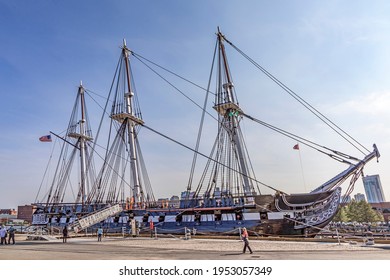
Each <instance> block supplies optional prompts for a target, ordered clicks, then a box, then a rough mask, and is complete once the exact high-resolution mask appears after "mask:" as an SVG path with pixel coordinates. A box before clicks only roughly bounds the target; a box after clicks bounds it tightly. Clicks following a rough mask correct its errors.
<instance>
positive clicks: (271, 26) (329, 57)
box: [0, 0, 390, 208]
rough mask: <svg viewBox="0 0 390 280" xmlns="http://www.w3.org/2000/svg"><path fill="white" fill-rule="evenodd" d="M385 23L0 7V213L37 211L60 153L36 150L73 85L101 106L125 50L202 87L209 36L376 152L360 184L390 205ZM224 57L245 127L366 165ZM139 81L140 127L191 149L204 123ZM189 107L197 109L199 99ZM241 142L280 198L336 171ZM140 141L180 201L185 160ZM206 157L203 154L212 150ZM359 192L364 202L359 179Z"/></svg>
mask: <svg viewBox="0 0 390 280" xmlns="http://www.w3.org/2000/svg"><path fill="white" fill-rule="evenodd" d="M389 14H390V3H389V2H388V1H332V0H331V1H262V0H258V1H231V0H230V1H229V0H227V1H226V0H224V1H222V0H221V1H218V0H217V1H206V0H198V1H179V0H177V1H173V0H172V1H170V0H166V1H157V0H155V1H153V0H150V1H133V0H128V1H40V0H36V1H27V0H26V1H24V0H19V1H11V0H9V1H4V0H0V38H1V44H0V92H1V97H2V101H1V103H0V127H1V131H2V133H1V134H0V188H1V195H0V208H14V207H17V205H23V204H29V203H31V202H34V200H35V197H36V194H37V192H38V188H39V186H40V184H41V181H42V177H43V173H44V171H45V168H46V164H47V161H48V158H49V156H50V154H51V150H52V148H53V147H52V145H54V143H52V144H50V143H41V142H39V141H38V138H39V137H40V136H42V135H44V134H47V133H48V131H50V130H51V131H57V132H61V131H63V130H64V129H65V128H66V125H67V123H68V120H69V116H70V112H71V107H72V105H73V102H74V98H75V94H76V91H77V86H78V85H79V83H80V80H82V81H83V84H84V85H85V87H86V88H87V89H90V90H92V91H94V92H96V93H98V94H100V95H107V93H108V90H109V86H110V84H111V80H112V77H113V74H114V70H115V66H116V63H117V60H118V57H119V53H120V48H119V47H120V46H121V44H122V40H123V38H126V40H127V45H128V47H129V48H130V49H132V50H134V51H135V52H136V53H139V54H141V55H143V56H145V57H147V58H148V59H150V60H152V61H154V62H156V63H158V64H161V65H163V66H166V67H167V68H169V69H171V70H173V71H175V72H177V73H179V74H181V75H183V76H185V77H187V78H189V79H190V80H193V81H194V82H196V83H198V84H200V85H203V86H206V85H207V81H208V76H209V71H210V65H211V58H212V53H213V48H214V43H215V32H216V29H217V26H220V27H221V29H222V32H223V33H224V34H225V35H226V36H227V38H229V39H230V40H231V41H232V42H233V43H235V45H237V46H238V47H239V48H240V49H242V50H244V51H245V52H246V53H247V54H248V55H249V56H251V57H252V58H253V59H254V60H256V61H257V62H259V63H260V64H261V65H262V66H263V67H265V68H266V69H267V70H269V71H270V72H271V73H273V74H274V75H275V76H277V77H278V78H279V79H280V80H281V81H283V82H284V83H285V84H287V85H288V86H289V87H290V88H292V89H293V90H294V91H295V92H297V93H298V94H300V95H301V96H302V97H303V98H305V99H306V100H307V101H309V102H310V103H311V104H312V105H314V106H315V107H317V108H318V109H320V110H321V112H322V113H324V114H325V115H326V116H328V117H329V118H330V119H332V120H333V121H334V122H336V123H337V124H338V125H340V126H341V127H342V128H344V129H345V130H347V131H348V132H349V133H350V134H351V135H353V136H354V137H355V138H356V139H357V140H359V141H360V142H361V143H362V144H364V145H365V146H367V147H369V148H371V145H372V144H373V143H376V144H377V145H378V147H379V150H380V152H381V154H382V157H381V158H380V160H379V163H376V162H375V161H373V162H371V163H370V164H369V165H368V166H367V168H366V170H365V174H367V175H371V174H380V176H381V180H382V184H383V187H384V190H385V196H386V197H387V199H390V189H389V188H388V187H387V186H388V185H389V184H390V175H389V166H390V160H389V159H388V155H389V152H390V145H389V142H388V139H390V137H389V136H390V127H389V126H388V124H389V121H390V113H389V112H390V111H389V110H388V107H389V105H390V79H389V78H388V75H389V73H390V51H389V50H390V17H389ZM228 55H229V61H230V67H231V70H232V75H233V79H234V82H235V86H236V91H237V93H238V97H239V100H240V105H241V107H242V108H243V109H244V110H245V111H246V112H247V113H248V114H250V115H253V116H255V117H257V118H259V119H262V120H264V121H267V122H270V123H272V124H274V125H276V126H279V127H281V128H284V129H287V130H290V131H292V132H297V133H298V134H301V135H303V136H305V137H308V138H310V139H313V140H314V141H316V142H319V143H321V144H323V145H326V146H330V147H333V148H336V149H339V150H341V151H346V152H347V153H352V154H353V155H357V156H361V154H359V153H356V151H354V150H352V149H351V148H350V147H349V146H347V145H346V144H345V143H344V142H343V141H342V140H340V139H337V138H336V137H335V136H334V134H332V132H330V131H329V130H326V129H325V128H324V126H323V125H320V124H318V122H317V121H316V119H315V118H313V117H312V116H310V115H309V114H307V113H305V112H304V111H303V109H302V108H301V107H299V106H298V105H297V104H293V102H292V99H291V98H290V97H289V96H287V95H286V94H284V93H283V92H281V91H280V90H278V89H277V88H276V87H275V86H274V85H273V84H272V83H270V82H269V81H267V80H266V79H265V78H264V77H263V76H261V75H260V74H259V73H258V72H254V69H253V67H252V66H251V65H250V64H248V63H245V62H242V61H241V60H242V59H241V58H240V57H239V56H238V55H237V54H234V53H233V51H232V50H231V49H230V50H229V49H228ZM137 67H139V68H137ZM133 68H134V71H135V78H136V84H137V89H138V94H139V95H140V102H141V107H142V110H143V117H144V120H145V121H146V123H147V124H148V125H149V126H151V127H153V128H159V129H160V130H161V131H162V132H163V133H166V134H168V135H170V136H172V137H173V138H176V139H178V140H179V141H182V142H183V143H185V144H188V145H192V146H193V145H194V144H195V138H196V132H197V125H198V123H199V118H200V112H199V111H197V110H196V109H194V108H193V107H191V104H189V103H188V102H187V101H186V100H185V99H183V98H182V97H181V96H179V95H178V94H177V93H175V92H174V91H172V89H168V87H166V86H161V85H158V84H157V81H156V83H155V82H154V81H155V79H154V78H152V76H147V75H150V73H149V74H147V73H146V72H147V71H145V69H142V65H136V63H134V65H133ZM138 69H139V70H138ZM137 71H138V72H137ZM183 87H184V86H183ZM183 89H184V90H187V88H183ZM188 94H189V95H190V96H191V97H193V98H194V99H196V100H197V101H198V102H200V103H202V100H203V96H202V95H201V94H199V91H196V90H194V89H191V88H188ZM161 112H162V113H161ZM210 112H212V110H210ZM90 113H91V112H90ZM92 113H95V112H94V111H93V110H92ZM95 115H97V113H95ZM90 118H92V116H91V114H90ZM208 129H209V130H208V132H207V134H206V135H210V137H211V135H212V133H213V128H212V127H210V128H208ZM243 129H244V132H245V134H246V137H247V144H248V146H249V147H250V148H252V149H250V151H251V154H252V161H253V162H254V164H255V171H256V174H257V177H258V178H259V179H260V180H261V181H263V182H266V183H267V184H269V185H272V186H275V187H277V188H279V189H282V190H285V191H286V192H304V191H308V190H310V189H313V188H315V187H316V186H317V185H318V184H321V183H322V182H324V181H325V180H327V179H328V178H330V177H332V176H333V175H335V173H336V172H338V171H340V170H341V169H342V168H344V166H343V165H340V164H337V163H334V162H332V161H330V160H329V159H328V158H324V156H322V155H318V154H314V153H313V152H312V151H309V150H306V149H305V148H302V149H301V150H300V156H301V159H302V168H301V166H300V160H299V156H298V153H297V151H294V150H292V146H293V145H294V144H295V143H294V142H292V141H291V140H289V139H285V138H281V139H280V140H277V138H276V137H275V135H272V133H270V132H269V131H267V130H265V129H263V128H261V129H258V127H257V126H253V125H252V124H248V125H247V124H245V125H244V126H243ZM144 134H145V135H144V138H145V140H144V141H145V142H144V144H143V153H144V156H145V159H146V163H147V165H148V167H149V174H150V177H151V178H150V179H151V182H152V186H153V188H154V191H155V194H156V196H157V197H168V196H171V195H172V194H179V193H180V191H181V190H183V189H184V187H185V186H186V183H187V180H188V179H187V178H188V173H189V170H190V164H191V160H192V154H191V153H190V152H188V151H185V150H183V149H182V148H180V147H175V146H174V145H173V144H172V143H168V142H166V140H162V139H159V138H158V137H157V136H155V135H151V134H150V133H148V132H145V133H144ZM269 134H271V135H270V138H268V136H269ZM212 137H214V136H212ZM278 139H279V138H278ZM163 145H166V146H163ZM202 149H203V150H202V152H204V153H206V154H207V153H208V149H207V141H205V144H204V145H203V146H202ZM198 171H199V172H200V171H201V168H200V169H199V170H198ZM303 178H304V180H303ZM355 189H356V191H355V193H356V192H363V188H362V183H361V181H360V180H359V182H358V183H357V184H356V188H355Z"/></svg>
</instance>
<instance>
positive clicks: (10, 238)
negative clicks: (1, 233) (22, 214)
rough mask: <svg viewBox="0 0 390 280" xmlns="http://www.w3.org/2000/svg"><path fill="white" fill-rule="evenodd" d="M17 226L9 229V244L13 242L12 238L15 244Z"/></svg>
mask: <svg viewBox="0 0 390 280" xmlns="http://www.w3.org/2000/svg"><path fill="white" fill-rule="evenodd" d="M15 231H16V230H15V228H14V226H11V227H10V228H9V229H8V244H11V240H12V245H15Z"/></svg>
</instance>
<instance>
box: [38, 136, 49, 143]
mask: <svg viewBox="0 0 390 280" xmlns="http://www.w3.org/2000/svg"><path fill="white" fill-rule="evenodd" d="M39 141H41V142H51V135H44V136H42V137H39Z"/></svg>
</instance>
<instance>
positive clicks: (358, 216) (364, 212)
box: [333, 200, 384, 223]
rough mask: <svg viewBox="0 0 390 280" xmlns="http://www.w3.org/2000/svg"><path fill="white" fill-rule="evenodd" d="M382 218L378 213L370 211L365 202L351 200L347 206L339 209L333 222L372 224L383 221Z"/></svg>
mask: <svg viewBox="0 0 390 280" xmlns="http://www.w3.org/2000/svg"><path fill="white" fill-rule="evenodd" d="M383 220H384V219H383V216H382V214H381V213H379V212H378V211H376V210H374V209H372V207H371V205H370V204H369V203H368V202H366V201H359V202H357V201H355V200H352V202H350V203H349V204H347V205H346V206H344V207H341V208H340V209H339V211H338V212H337V214H336V216H335V217H334V219H333V221H335V222H358V223H374V222H381V221H383Z"/></svg>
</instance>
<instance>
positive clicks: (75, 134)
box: [68, 82, 93, 206]
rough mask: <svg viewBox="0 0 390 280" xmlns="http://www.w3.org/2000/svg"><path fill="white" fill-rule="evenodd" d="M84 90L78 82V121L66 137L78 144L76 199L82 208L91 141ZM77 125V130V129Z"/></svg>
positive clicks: (85, 192)
mask: <svg viewBox="0 0 390 280" xmlns="http://www.w3.org/2000/svg"><path fill="white" fill-rule="evenodd" d="M84 93H85V90H84V87H83V85H82V82H80V86H79V88H78V93H77V95H78V98H79V100H80V120H78V121H77V120H76V121H77V122H76V123H75V125H76V127H75V125H71V126H70V127H71V129H70V130H69V132H68V137H70V138H74V139H77V140H78V142H79V150H80V188H79V194H78V198H81V204H82V205H83V206H84V204H85V200H86V195H87V190H86V185H87V183H86V180H87V175H86V174H87V150H86V149H87V147H86V143H87V142H88V141H92V140H93V138H92V137H91V136H90V135H88V134H87V123H86V122H87V121H86V119H87V118H86V106H85V96H84ZM77 124H78V126H79V127H78V129H77Z"/></svg>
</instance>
